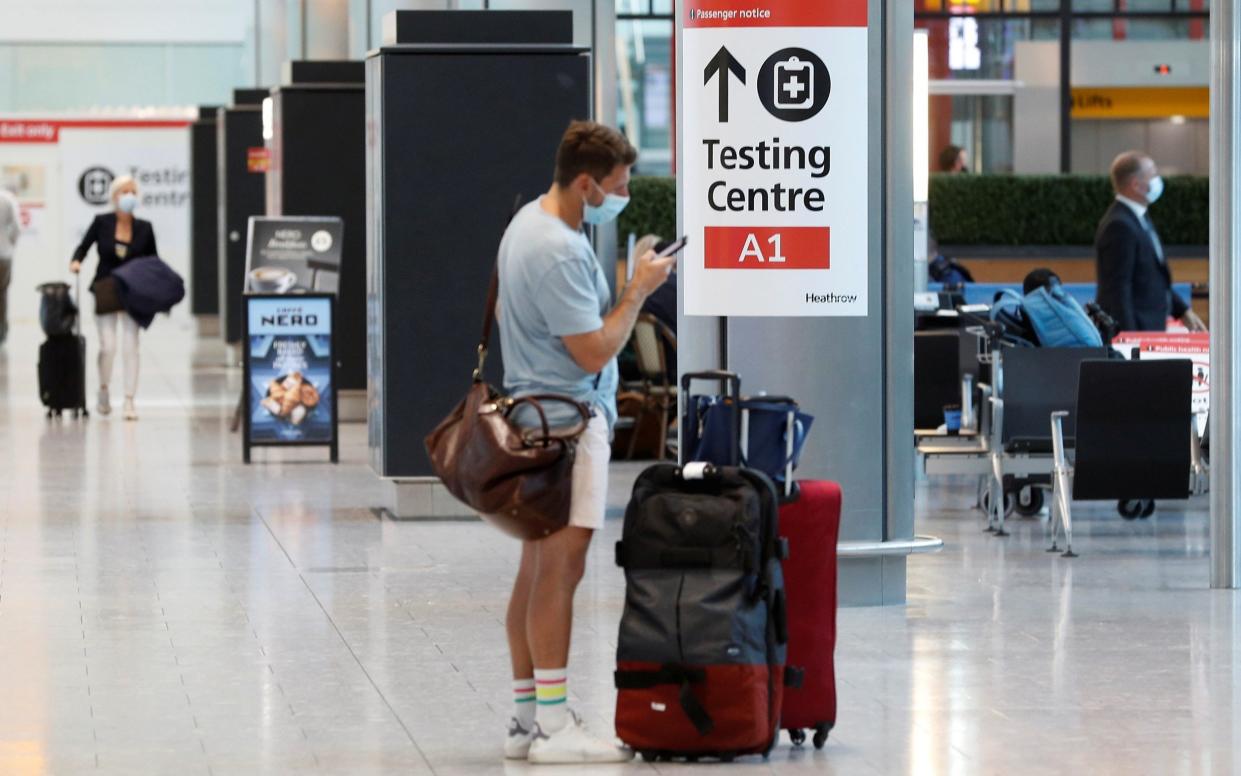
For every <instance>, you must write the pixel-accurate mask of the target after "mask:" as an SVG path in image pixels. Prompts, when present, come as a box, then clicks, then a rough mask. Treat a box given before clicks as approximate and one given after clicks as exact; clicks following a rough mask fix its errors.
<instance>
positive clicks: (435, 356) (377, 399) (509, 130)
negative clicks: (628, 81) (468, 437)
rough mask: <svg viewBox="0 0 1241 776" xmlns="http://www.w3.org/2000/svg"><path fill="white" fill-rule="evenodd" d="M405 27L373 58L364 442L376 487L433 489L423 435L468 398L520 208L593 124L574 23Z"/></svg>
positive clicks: (409, 21) (428, 15) (504, 19)
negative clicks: (566, 136)
mask: <svg viewBox="0 0 1241 776" xmlns="http://www.w3.org/2000/svg"><path fill="white" fill-rule="evenodd" d="M396 22H397V24H396V25H395V27H394V29H395V31H396V44H395V45H388V46H385V47H383V48H381V49H379V50H378V51H376V52H374V53H372V55H371V56H370V58H369V59H368V60H367V94H366V98H367V111H368V116H369V124H370V125H371V126H372V127H373V129H372V130H371V134H370V135H368V138H367V140H368V148H367V186H368V193H369V196H370V199H371V206H370V207H369V209H368V212H367V225H368V232H369V233H368V238H367V249H368V302H369V309H370V320H369V324H370V327H371V329H370V332H369V338H368V344H369V359H368V366H369V374H370V381H369V391H370V395H369V405H370V413H371V416H370V444H371V451H372V465H373V466H374V468H375V470H376V472H377V473H378V474H379V475H380V476H383V477H403V478H408V477H425V476H429V475H431V470H430V463H429V461H428V460H427V456H426V453H425V451H424V449H423V437H424V436H425V435H426V434H427V433H429V432H430V431H431V430H432V429H433V428H434V426H435V425H436V424H437V423H438V422H439V421H440V419H442V418H443V417H444V415H446V414H447V413H448V412H449V411H450V410H451V409H452V408H453V406H454V405H455V404H456V402H457V401H458V400H459V399H460V398H461V396H462V394H464V392H465V390H466V389H467V388H468V387H469V384H470V374H471V372H472V370H473V369H474V367H475V365H476V356H475V346H476V345H477V343H478V336H479V327H480V325H481V321H482V314H483V302H484V298H485V296H486V290H487V282H488V279H489V277H490V275H491V271H492V267H493V266H494V264H495V258H496V250H497V248H498V246H499V241H500V236H501V234H502V233H503V231H504V228H505V225H506V224H507V222H508V219H509V216H510V214H511V211H512V207H513V202H514V198H515V197H517V196H520V197H522V198H523V201H525V202H529V201H531V200H533V199H535V198H537V197H538V196H539V195H540V194H542V193H543V192H544V191H546V190H547V188H548V186H549V185H550V184H551V178H552V172H553V168H554V165H555V154H556V148H557V146H558V144H559V141H560V137H561V135H562V134H563V133H564V130H565V128H566V127H567V126H568V124H569V122H570V121H571V120H572V119H582V118H589V117H590V113H591V108H590V106H591V99H590V97H591V94H590V93H591V68H590V58H589V54H588V52H586V51H585V50H582V49H576V48H574V47H573V46H572V17H571V15H569V14H567V13H561V12H486V13H479V12H464V13H453V12H398V14H397V17H396ZM407 41H417V42H416V43H409V42H407ZM531 41H534V42H533V43H532V42H531ZM523 44H524V45H523ZM487 376H488V377H489V378H490V379H491V380H493V381H498V380H499V378H500V358H499V353H498V352H493V353H492V355H491V358H490V360H489V362H488V375H487Z"/></svg>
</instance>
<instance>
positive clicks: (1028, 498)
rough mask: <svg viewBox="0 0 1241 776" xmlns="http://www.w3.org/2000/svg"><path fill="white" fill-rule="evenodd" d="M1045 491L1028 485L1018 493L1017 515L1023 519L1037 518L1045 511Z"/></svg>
mask: <svg viewBox="0 0 1241 776" xmlns="http://www.w3.org/2000/svg"><path fill="white" fill-rule="evenodd" d="M1043 503H1044V497H1043V489H1042V488H1037V487H1035V486H1033V485H1027V486H1025V487H1024V488H1022V489H1021V490H1020V491H1018V492H1017V514H1019V515H1021V516H1022V517H1037V516H1038V514H1039V513H1040V512H1042V511H1043Z"/></svg>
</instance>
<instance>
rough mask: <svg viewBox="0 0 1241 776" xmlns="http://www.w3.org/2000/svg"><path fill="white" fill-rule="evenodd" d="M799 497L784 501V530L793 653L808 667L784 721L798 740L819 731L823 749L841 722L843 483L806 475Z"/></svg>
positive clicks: (787, 701) (789, 695)
mask: <svg viewBox="0 0 1241 776" xmlns="http://www.w3.org/2000/svg"><path fill="white" fill-rule="evenodd" d="M797 486H798V491H799V495H798V496H797V498H796V500H795V501H792V502H790V503H787V504H785V505H784V506H781V507H780V536H781V537H783V538H785V539H787V540H788V545H789V556H788V559H786V560H785V561H784V584H785V595H786V596H787V600H788V627H789V643H788V659H787V661H786V665H788V666H789V668H791V669H801V670H802V671H803V677H802V683H801V687H786V688H785V690H784V705H783V707H782V714H781V717H780V727H782V728H784V729H785V730H787V731H789V737H790V738H791V739H792V740H793V743H794V744H801V743H803V742H804V741H805V740H806V730H807V729H810V730H812V731H814V746H815V748H816V749H822V748H823V745H824V744H825V743H827V734H828V731H830V730H831V729H832V726H833V725H835V724H836V664H835V651H836V541H837V539H839V538H840V503H841V492H840V486H839V485H837V484H836V483H834V482H823V481H819V480H802V481H800V482H798V484H797Z"/></svg>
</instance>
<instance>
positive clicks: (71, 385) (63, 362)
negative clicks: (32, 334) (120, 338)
mask: <svg viewBox="0 0 1241 776" xmlns="http://www.w3.org/2000/svg"><path fill="white" fill-rule="evenodd" d="M78 288H79V290H80V289H81V285H80V283H79V286H78ZM74 312H75V313H76V311H74ZM73 317H74V327H73V330H72V331H70V332H68V333H63V334H52V335H50V336H49V337H48V338H47V339H46V340H44V342H43V344H42V345H40V346H39V398H40V399H42V400H43V406H44V407H47V415H48V417H49V418H50V417H52V416H53V415H60V414H61V413H62V412H64V411H66V410H70V411H72V412H73V416H74V417H75V418H76V417H89V416H90V413H89V412H88V411H87V409H86V338H85V337H83V336H82V335H81V334H80V333H79V327H78V326H77V315H76V314H74V316H73Z"/></svg>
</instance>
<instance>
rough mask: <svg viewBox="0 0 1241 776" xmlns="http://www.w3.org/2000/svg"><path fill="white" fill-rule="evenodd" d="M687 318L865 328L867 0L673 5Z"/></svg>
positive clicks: (701, 0)
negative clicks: (831, 319)
mask: <svg viewBox="0 0 1241 776" xmlns="http://www.w3.org/2000/svg"><path fill="white" fill-rule="evenodd" d="M680 5H681V7H682V8H683V9H684V10H683V13H684V14H685V18H684V32H683V35H682V39H681V41H680V48H679V49H678V50H679V51H680V52H681V53H680V56H681V64H680V67H681V84H680V87H679V88H678V94H680V95H681V99H682V122H683V127H682V133H681V147H680V153H679V155H678V164H679V166H680V170H681V175H682V181H683V199H684V201H683V202H682V205H681V208H682V213H683V218H684V224H685V231H686V234H687V235H688V237H689V244H688V245H687V246H686V249H685V252H684V254H683V266H682V270H681V277H682V278H683V279H684V280H683V282H684V287H685V312H686V314H688V315H712V316H714V315H750V316H865V315H866V314H867V311H868V309H869V308H868V303H867V282H868V279H869V274H870V273H869V268H868V267H869V255H870V254H869V245H868V230H869V228H870V224H869V221H870V217H869V212H868V205H869V201H870V198H869V181H868V176H869V154H868V152H867V145H868V142H869V130H870V123H869V115H868V107H869V102H868V99H869V98H868V88H867V87H868V77H867V61H868V59H869V56H870V52H869V50H868V41H869V38H868V34H867V28H866V24H867V5H866V0H833V1H832V2H806V0H750V1H749V2H744V1H743V0H686V2H685V3H684V4H680Z"/></svg>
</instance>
